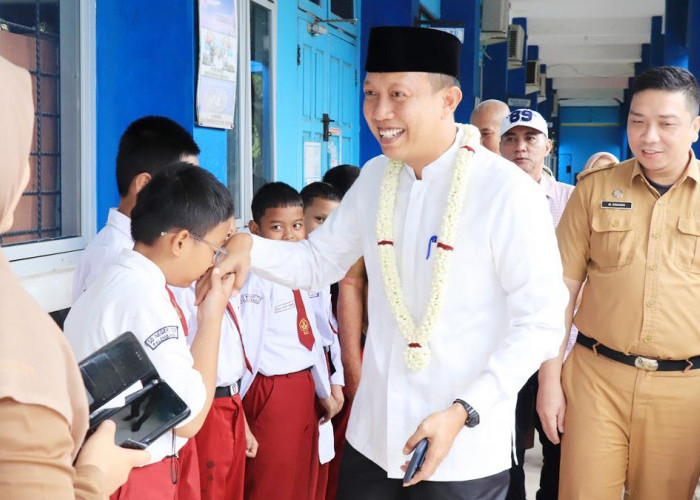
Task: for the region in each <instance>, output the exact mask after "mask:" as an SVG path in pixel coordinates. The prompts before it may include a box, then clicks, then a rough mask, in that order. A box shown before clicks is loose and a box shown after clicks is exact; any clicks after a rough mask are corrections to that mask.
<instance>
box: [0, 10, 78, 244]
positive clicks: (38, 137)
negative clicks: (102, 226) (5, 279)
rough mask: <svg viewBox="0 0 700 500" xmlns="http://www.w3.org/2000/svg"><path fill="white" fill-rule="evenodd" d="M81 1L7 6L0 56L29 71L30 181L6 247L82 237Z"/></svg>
mask: <svg viewBox="0 0 700 500" xmlns="http://www.w3.org/2000/svg"><path fill="white" fill-rule="evenodd" d="M78 4H79V0H60V2H59V0H41V1H40V0H0V55H2V56H3V57H4V58H5V59H7V60H9V61H10V62H12V63H14V64H16V65H18V66H20V67H23V68H25V69H27V70H29V72H30V74H31V80H32V87H33V93H34V107H35V127H34V139H33V141H32V151H31V157H30V167H31V177H30V181H29V184H28V186H27V188H26V190H25V192H24V193H23V196H22V199H21V200H20V203H19V205H18V207H17V211H16V212H15V222H14V225H13V226H12V228H11V229H10V230H9V231H8V232H6V233H4V234H0V244H1V245H2V246H4V247H6V246H10V245H15V244H19V243H30V242H42V241H47V240H55V239H59V238H68V237H73V236H78V235H80V226H81V213H80V212H81V210H80V206H81V204H80V194H81V193H80V185H79V183H80V161H79V158H80V132H79V131H80V126H79V125H80V123H79V112H80V100H79V95H80V94H79V78H78V76H79V72H78V68H79V55H80V45H79V34H78V32H79V30H78V29H77V24H78V19H79V17H78V13H79V5H78Z"/></svg>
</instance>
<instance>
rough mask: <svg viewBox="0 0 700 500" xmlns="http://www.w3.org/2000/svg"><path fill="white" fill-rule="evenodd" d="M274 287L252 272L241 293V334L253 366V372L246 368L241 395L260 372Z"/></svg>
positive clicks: (243, 394)
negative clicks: (259, 367)
mask: <svg viewBox="0 0 700 500" xmlns="http://www.w3.org/2000/svg"><path fill="white" fill-rule="evenodd" d="M271 289H272V287H271V286H269V284H267V283H265V282H264V280H261V279H260V278H259V277H258V276H256V275H254V274H253V273H250V274H249V275H248V279H247V281H246V284H245V285H244V287H243V289H242V290H241V293H240V294H239V297H240V301H241V315H240V318H239V319H240V325H241V335H242V336H243V343H244V344H245V346H246V354H247V355H248V360H249V361H250V364H251V365H252V367H253V373H250V372H249V371H248V370H246V371H245V372H244V373H243V377H242V380H241V397H243V396H245V394H246V392H248V389H249V388H250V385H251V384H252V383H253V378H254V377H255V375H256V374H257V373H258V366H259V365H260V355H261V353H262V349H263V345H264V336H265V330H266V329H267V318H268V317H269V315H270V314H271V312H270V304H271V297H270V293H271Z"/></svg>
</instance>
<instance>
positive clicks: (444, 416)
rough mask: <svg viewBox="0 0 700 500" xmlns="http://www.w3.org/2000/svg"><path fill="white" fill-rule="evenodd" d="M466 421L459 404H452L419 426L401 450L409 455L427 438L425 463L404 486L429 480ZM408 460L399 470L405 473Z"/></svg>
mask: <svg viewBox="0 0 700 500" xmlns="http://www.w3.org/2000/svg"><path fill="white" fill-rule="evenodd" d="M466 420H467V412H466V410H465V409H464V408H463V407H462V405H460V404H453V405H452V406H450V407H449V408H447V409H445V410H442V411H438V412H435V413H432V414H430V415H428V416H427V417H426V418H425V419H424V420H423V421H422V422H421V423H420V424H419V425H418V429H416V432H414V433H413V435H412V436H411V437H410V438H408V441H406V446H404V448H403V453H404V455H408V454H409V453H411V452H412V451H413V450H414V448H415V447H416V446H418V443H419V442H420V440H421V439H423V438H428V441H429V443H430V446H428V452H427V453H426V455H425V461H424V462H423V465H422V466H421V468H420V469H418V472H416V474H415V475H414V476H413V479H411V480H410V481H409V482H408V483H404V486H412V485H414V484H416V483H419V482H420V481H425V480H427V479H430V476H432V475H433V474H434V473H435V471H436V470H437V468H438V467H439V466H440V464H441V463H442V461H443V460H444V459H445V457H446V456H447V453H448V452H449V451H450V449H451V448H452V443H454V440H455V438H456V437H457V434H459V431H461V430H462V429H463V428H464V422H465V421H466ZM408 463H409V460H407V461H406V463H405V464H404V465H402V466H401V470H403V471H404V472H406V468H407V467H408Z"/></svg>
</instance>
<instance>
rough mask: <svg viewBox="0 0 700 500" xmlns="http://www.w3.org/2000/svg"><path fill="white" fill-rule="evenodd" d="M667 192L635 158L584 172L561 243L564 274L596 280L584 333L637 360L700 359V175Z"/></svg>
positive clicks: (583, 316)
mask: <svg viewBox="0 0 700 500" xmlns="http://www.w3.org/2000/svg"><path fill="white" fill-rule="evenodd" d="M690 154H691V158H690V162H689V164H688V167H687V168H686V170H685V172H684V173H683V175H682V176H681V178H680V179H679V180H678V181H677V182H676V183H675V184H674V185H673V187H671V189H669V190H668V192H667V193H666V194H665V195H663V196H661V197H660V196H659V193H658V192H657V191H656V190H655V189H654V188H653V187H652V186H651V185H650V184H649V182H648V181H647V179H646V178H645V177H644V175H643V173H642V170H641V168H640V166H639V163H638V162H637V161H636V160H635V159H631V160H628V161H625V162H623V163H619V164H616V165H606V166H603V167H601V168H597V169H594V170H589V171H586V172H583V173H582V174H581V175H580V176H579V183H578V185H577V187H576V189H575V190H574V193H573V195H572V196H571V199H570V201H569V203H568V205H567V207H566V210H565V211H564V215H563V217H562V219H561V222H560V224H559V227H558V229H557V237H558V241H559V248H560V251H561V257H562V263H563V267H564V276H565V277H567V278H569V279H573V280H576V281H581V282H582V281H584V280H585V279H586V277H588V282H587V283H586V286H585V287H584V289H583V299H582V301H581V306H580V308H579V309H578V313H577V314H576V317H575V319H574V323H575V325H576V326H577V327H578V329H579V330H580V331H581V332H583V333H584V334H585V335H587V336H589V337H593V338H595V339H596V340H598V341H599V342H601V343H602V344H605V345H606V346H608V347H610V348H612V349H615V350H618V351H622V352H624V353H627V354H635V355H641V356H646V357H651V358H658V359H686V358H689V357H692V356H696V355H699V354H700V185H699V184H698V183H699V182H700V170H699V168H698V161H697V160H696V159H695V156H694V155H693V154H692V151H691V153H690Z"/></svg>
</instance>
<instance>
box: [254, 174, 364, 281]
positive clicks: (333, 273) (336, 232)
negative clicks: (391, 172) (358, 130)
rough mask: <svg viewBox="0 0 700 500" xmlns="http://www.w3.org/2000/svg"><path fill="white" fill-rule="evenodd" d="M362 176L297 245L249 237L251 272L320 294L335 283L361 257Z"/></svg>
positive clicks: (295, 243)
mask: <svg viewBox="0 0 700 500" xmlns="http://www.w3.org/2000/svg"><path fill="white" fill-rule="evenodd" d="M361 181H362V175H360V178H359V179H358V180H357V181H356V183H355V184H354V185H353V186H352V188H350V190H349V191H348V192H347V194H346V195H345V197H344V198H343V201H342V202H341V203H340V205H339V206H338V208H336V209H335V210H334V211H333V212H332V213H331V215H330V216H329V217H328V219H327V220H326V222H325V223H324V224H323V225H322V226H321V227H319V228H318V229H316V230H315V231H314V232H313V233H311V234H310V235H309V239H307V240H303V241H299V242H289V241H273V240H267V239H264V238H260V237H258V236H253V249H252V253H251V257H252V269H253V271H254V272H255V273H257V274H259V275H260V276H262V277H263V278H265V279H269V280H271V281H274V282H276V283H279V284H280V285H283V286H286V287H288V288H292V289H302V290H312V291H316V290H321V289H322V288H323V287H324V286H328V285H330V284H331V283H334V282H336V281H338V280H339V279H340V278H342V277H343V276H345V273H346V272H347V270H348V269H349V268H350V266H352V265H353V264H354V263H355V262H356V261H357V259H359V258H360V256H361V255H362V235H361V231H362V226H363V224H362V221H360V218H361V214H360V208H361V206H362V203H361V202H362V199H361V192H360V190H361V188H362V182H361Z"/></svg>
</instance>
